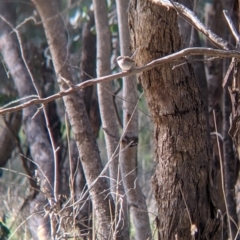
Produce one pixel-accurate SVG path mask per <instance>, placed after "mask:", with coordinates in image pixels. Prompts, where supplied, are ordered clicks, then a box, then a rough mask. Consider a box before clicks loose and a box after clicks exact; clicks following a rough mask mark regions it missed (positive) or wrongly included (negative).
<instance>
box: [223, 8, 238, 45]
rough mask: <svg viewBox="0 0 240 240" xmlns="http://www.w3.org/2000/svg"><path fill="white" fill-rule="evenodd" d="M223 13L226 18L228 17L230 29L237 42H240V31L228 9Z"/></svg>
mask: <svg viewBox="0 0 240 240" xmlns="http://www.w3.org/2000/svg"><path fill="white" fill-rule="evenodd" d="M223 14H224V17H225V19H226V21H227V23H228V26H229V29H230V31H231V32H232V35H233V36H234V38H235V40H236V42H237V43H239V41H240V39H239V34H238V31H237V29H236V28H235V26H234V23H233V22H232V19H231V17H230V16H229V13H228V11H227V10H223Z"/></svg>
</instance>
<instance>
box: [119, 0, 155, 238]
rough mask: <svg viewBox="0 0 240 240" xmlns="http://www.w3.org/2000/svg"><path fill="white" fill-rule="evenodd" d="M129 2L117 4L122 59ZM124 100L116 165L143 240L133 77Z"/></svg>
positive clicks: (146, 227)
mask: <svg viewBox="0 0 240 240" xmlns="http://www.w3.org/2000/svg"><path fill="white" fill-rule="evenodd" d="M128 3H129V1H128V0H117V1H116V4H117V13H118V26H119V40H120V50H121V56H129V57H131V55H132V53H131V51H130V48H129V47H130V33H129V28H128V19H127V7H128ZM123 99H124V100H123V128H124V135H123V136H122V140H121V145H120V161H119V162H120V165H121V174H122V179H123V184H124V189H125V193H126V196H127V203H128V205H129V207H130V213H131V218H132V220H133V225H134V228H135V238H136V239H138V240H141V239H142V240H145V239H148V238H151V228H150V223H149V217H148V211H147V204H146V198H145V196H144V195H143V193H142V190H141V188H140V186H139V181H138V177H137V144H138V114H137V110H136V106H137V104H138V94H137V81H136V75H133V76H127V77H125V78H123ZM125 220H126V219H125ZM128 231H129V230H128ZM125 234H126V233H125ZM125 239H127V238H125Z"/></svg>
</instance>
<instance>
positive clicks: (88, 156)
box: [33, 0, 114, 239]
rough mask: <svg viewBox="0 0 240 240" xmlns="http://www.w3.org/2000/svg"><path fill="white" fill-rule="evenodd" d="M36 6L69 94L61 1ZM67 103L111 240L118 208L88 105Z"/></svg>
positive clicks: (102, 233)
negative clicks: (94, 133) (60, 11)
mask: <svg viewBox="0 0 240 240" xmlns="http://www.w3.org/2000/svg"><path fill="white" fill-rule="evenodd" d="M33 2H34V3H35V5H36V7H37V10H38V11H39V14H40V16H41V19H42V22H43V26H44V30H45V33H46V37H47V40H48V44H49V48H50V52H51V55H52V60H53V64H54V68H55V72H56V74H57V76H58V82H59V86H60V89H61V90H66V89H68V88H69V87H71V86H72V84H74V81H73V77H72V74H71V67H70V66H71V62H70V61H69V55H68V49H67V47H68V46H67V39H66V36H65V29H64V23H63V21H62V17H61V14H59V10H58V4H57V1H56V0H51V1H48V0H33ZM64 79H65V80H64ZM63 100H64V104H65V107H66V111H67V114H68V117H69V121H70V124H71V126H72V130H73V135H74V139H75V141H76V143H77V148H78V151H79V155H80V159H81V162H82V166H83V170H84V173H85V177H86V180H87V184H88V187H89V188H90V195H91V198H92V201H93V204H94V208H95V211H96V217H97V220H98V224H99V231H98V233H99V238H100V239H108V238H109V236H111V231H112V226H111V216H112V212H113V213H114V204H113V201H112V197H111V195H110V192H109V186H108V183H107V180H106V178H99V175H100V174H101V171H102V169H103V167H102V164H101V159H100V156H99V150H98V147H97V144H96V141H95V139H94V136H93V132H92V128H91V125H90V122H89V119H88V116H87V112H86V109H85V105H84V102H83V99H82V97H81V96H80V95H79V94H78V93H74V94H71V95H68V96H65V97H64V98H63Z"/></svg>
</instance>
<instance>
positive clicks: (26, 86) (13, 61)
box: [0, 3, 53, 239]
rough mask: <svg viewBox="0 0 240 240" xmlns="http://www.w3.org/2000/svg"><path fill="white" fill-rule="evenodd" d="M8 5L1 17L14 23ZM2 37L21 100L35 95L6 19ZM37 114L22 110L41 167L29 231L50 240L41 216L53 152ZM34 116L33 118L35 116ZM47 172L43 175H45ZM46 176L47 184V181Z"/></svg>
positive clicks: (1, 47) (1, 7) (0, 41)
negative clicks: (38, 188) (39, 189)
mask: <svg viewBox="0 0 240 240" xmlns="http://www.w3.org/2000/svg"><path fill="white" fill-rule="evenodd" d="M9 11H10V5H9V3H1V4H0V14H1V16H3V17H5V19H7V20H8V21H10V22H12V16H11V14H10V12H9ZM0 29H1V37H0V50H1V54H2V56H3V58H4V61H5V63H6V65H7V66H8V69H9V71H10V73H11V75H12V77H13V80H14V83H15V85H16V88H17V90H18V94H19V97H20V98H22V97H26V96H29V95H33V94H36V92H35V89H34V87H33V84H32V82H31V79H30V76H29V74H28V71H27V69H26V67H25V65H24V62H23V60H22V58H21V55H20V50H19V43H18V40H17V38H16V35H15V34H13V33H12V34H9V33H10V32H11V31H12V29H11V28H10V27H9V25H7V24H6V23H5V22H3V20H2V19H1V21H0ZM36 112H37V106H31V107H28V108H25V109H24V110H23V116H22V119H23V127H24V131H25V134H26V138H27V141H28V144H29V147H30V153H31V157H32V159H33V161H34V162H36V164H37V166H38V171H37V177H38V178H39V180H40V185H41V190H42V192H39V194H38V195H37V196H36V198H35V199H34V200H33V201H32V202H31V203H30V212H31V213H32V214H33V216H32V217H31V218H30V219H29V225H30V230H31V233H32V235H33V238H34V239H38V238H40V237H42V238H41V239H49V238H50V237H49V236H50V226H49V218H48V217H45V218H44V217H43V216H42V215H41V214H39V212H40V211H43V208H44V206H45V205H46V203H47V200H46V196H48V197H49V198H51V197H52V196H53V195H52V194H53V191H52V186H53V171H52V169H53V153H52V149H51V145H50V143H49V139H48V137H47V135H46V133H45V123H44V121H43V116H42V114H41V113H38V114H37V115H35V113H36ZM34 115H35V117H34V119H32V117H33V116H34ZM43 173H44V174H43ZM46 177H47V181H46Z"/></svg>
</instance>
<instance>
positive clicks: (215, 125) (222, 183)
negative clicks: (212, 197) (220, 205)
mask: <svg viewBox="0 0 240 240" xmlns="http://www.w3.org/2000/svg"><path fill="white" fill-rule="evenodd" d="M213 120H214V127H215V131H216V132H218V130H217V122H216V114H215V111H214V110H213ZM216 136H217V147H218V153H219V162H220V171H221V185H222V191H223V198H224V203H225V207H226V213H227V221H228V230H229V235H230V236H229V237H230V239H233V238H232V229H231V223H230V221H231V220H230V215H229V210H228V204H227V198H226V192H225V184H224V175H223V174H224V173H223V163H222V153H221V149H220V143H219V137H218V134H217V135H216Z"/></svg>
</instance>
